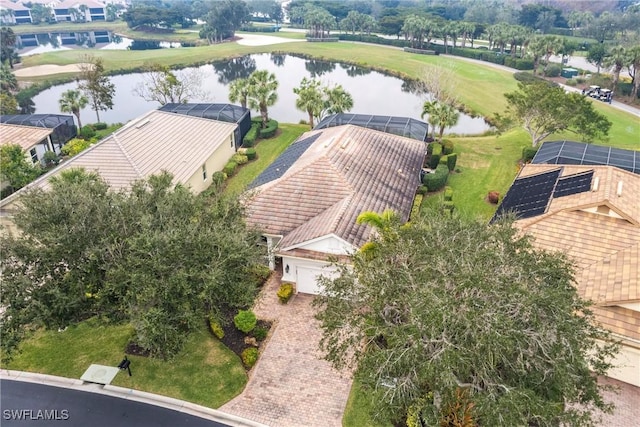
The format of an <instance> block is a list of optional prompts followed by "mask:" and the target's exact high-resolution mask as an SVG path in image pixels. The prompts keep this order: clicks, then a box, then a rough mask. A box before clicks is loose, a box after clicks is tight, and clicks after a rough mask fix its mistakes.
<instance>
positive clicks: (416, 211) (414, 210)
mask: <svg viewBox="0 0 640 427" xmlns="http://www.w3.org/2000/svg"><path fill="white" fill-rule="evenodd" d="M423 199H424V196H423V195H422V194H417V195H416V197H415V199H413V206H412V207H411V214H410V215H409V221H411V220H412V219H416V218H418V216H419V215H420V206H422V200H423ZM369 243H373V242H369Z"/></svg>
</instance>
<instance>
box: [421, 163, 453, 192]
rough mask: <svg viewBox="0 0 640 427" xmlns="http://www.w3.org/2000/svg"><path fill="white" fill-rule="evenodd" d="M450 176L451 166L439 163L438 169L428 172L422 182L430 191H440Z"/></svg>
mask: <svg viewBox="0 0 640 427" xmlns="http://www.w3.org/2000/svg"><path fill="white" fill-rule="evenodd" d="M448 178H449V168H448V167H447V166H445V165H438V167H437V168H436V171H435V172H434V173H428V174H426V175H425V176H424V179H423V180H422V182H423V183H424V185H426V186H427V188H428V189H429V191H438V190H440V189H442V187H444V186H445V184H446V183H447V179H448Z"/></svg>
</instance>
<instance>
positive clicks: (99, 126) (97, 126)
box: [90, 122, 107, 130]
mask: <svg viewBox="0 0 640 427" xmlns="http://www.w3.org/2000/svg"><path fill="white" fill-rule="evenodd" d="M90 126H91V127H92V128H93V129H94V130H105V129H106V128H107V124H106V123H103V122H98V123H93V124H92V125H90Z"/></svg>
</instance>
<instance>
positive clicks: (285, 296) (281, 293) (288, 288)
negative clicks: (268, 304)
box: [278, 283, 293, 304]
mask: <svg viewBox="0 0 640 427" xmlns="http://www.w3.org/2000/svg"><path fill="white" fill-rule="evenodd" d="M292 296H293V285H292V284H291V283H283V284H282V285H280V289H278V299H279V300H280V302H281V303H283V304H286V303H287V302H288V301H289V300H290V299H291V297H292Z"/></svg>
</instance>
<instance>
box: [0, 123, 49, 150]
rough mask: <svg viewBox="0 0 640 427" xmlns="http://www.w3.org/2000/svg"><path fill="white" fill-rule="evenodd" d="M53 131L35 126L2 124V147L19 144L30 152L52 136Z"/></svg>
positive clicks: (0, 130) (0, 142)
mask: <svg viewBox="0 0 640 427" xmlns="http://www.w3.org/2000/svg"><path fill="white" fill-rule="evenodd" d="M52 131H53V129H47V128H41V127H35V126H21V125H8V124H0V145H9V144H17V145H19V146H20V148H22V149H23V150H24V151H28V150H29V149H31V148H32V147H33V146H34V145H36V144H39V143H40V142H42V140H43V139H45V138H47V136H49V135H51V132H52Z"/></svg>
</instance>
